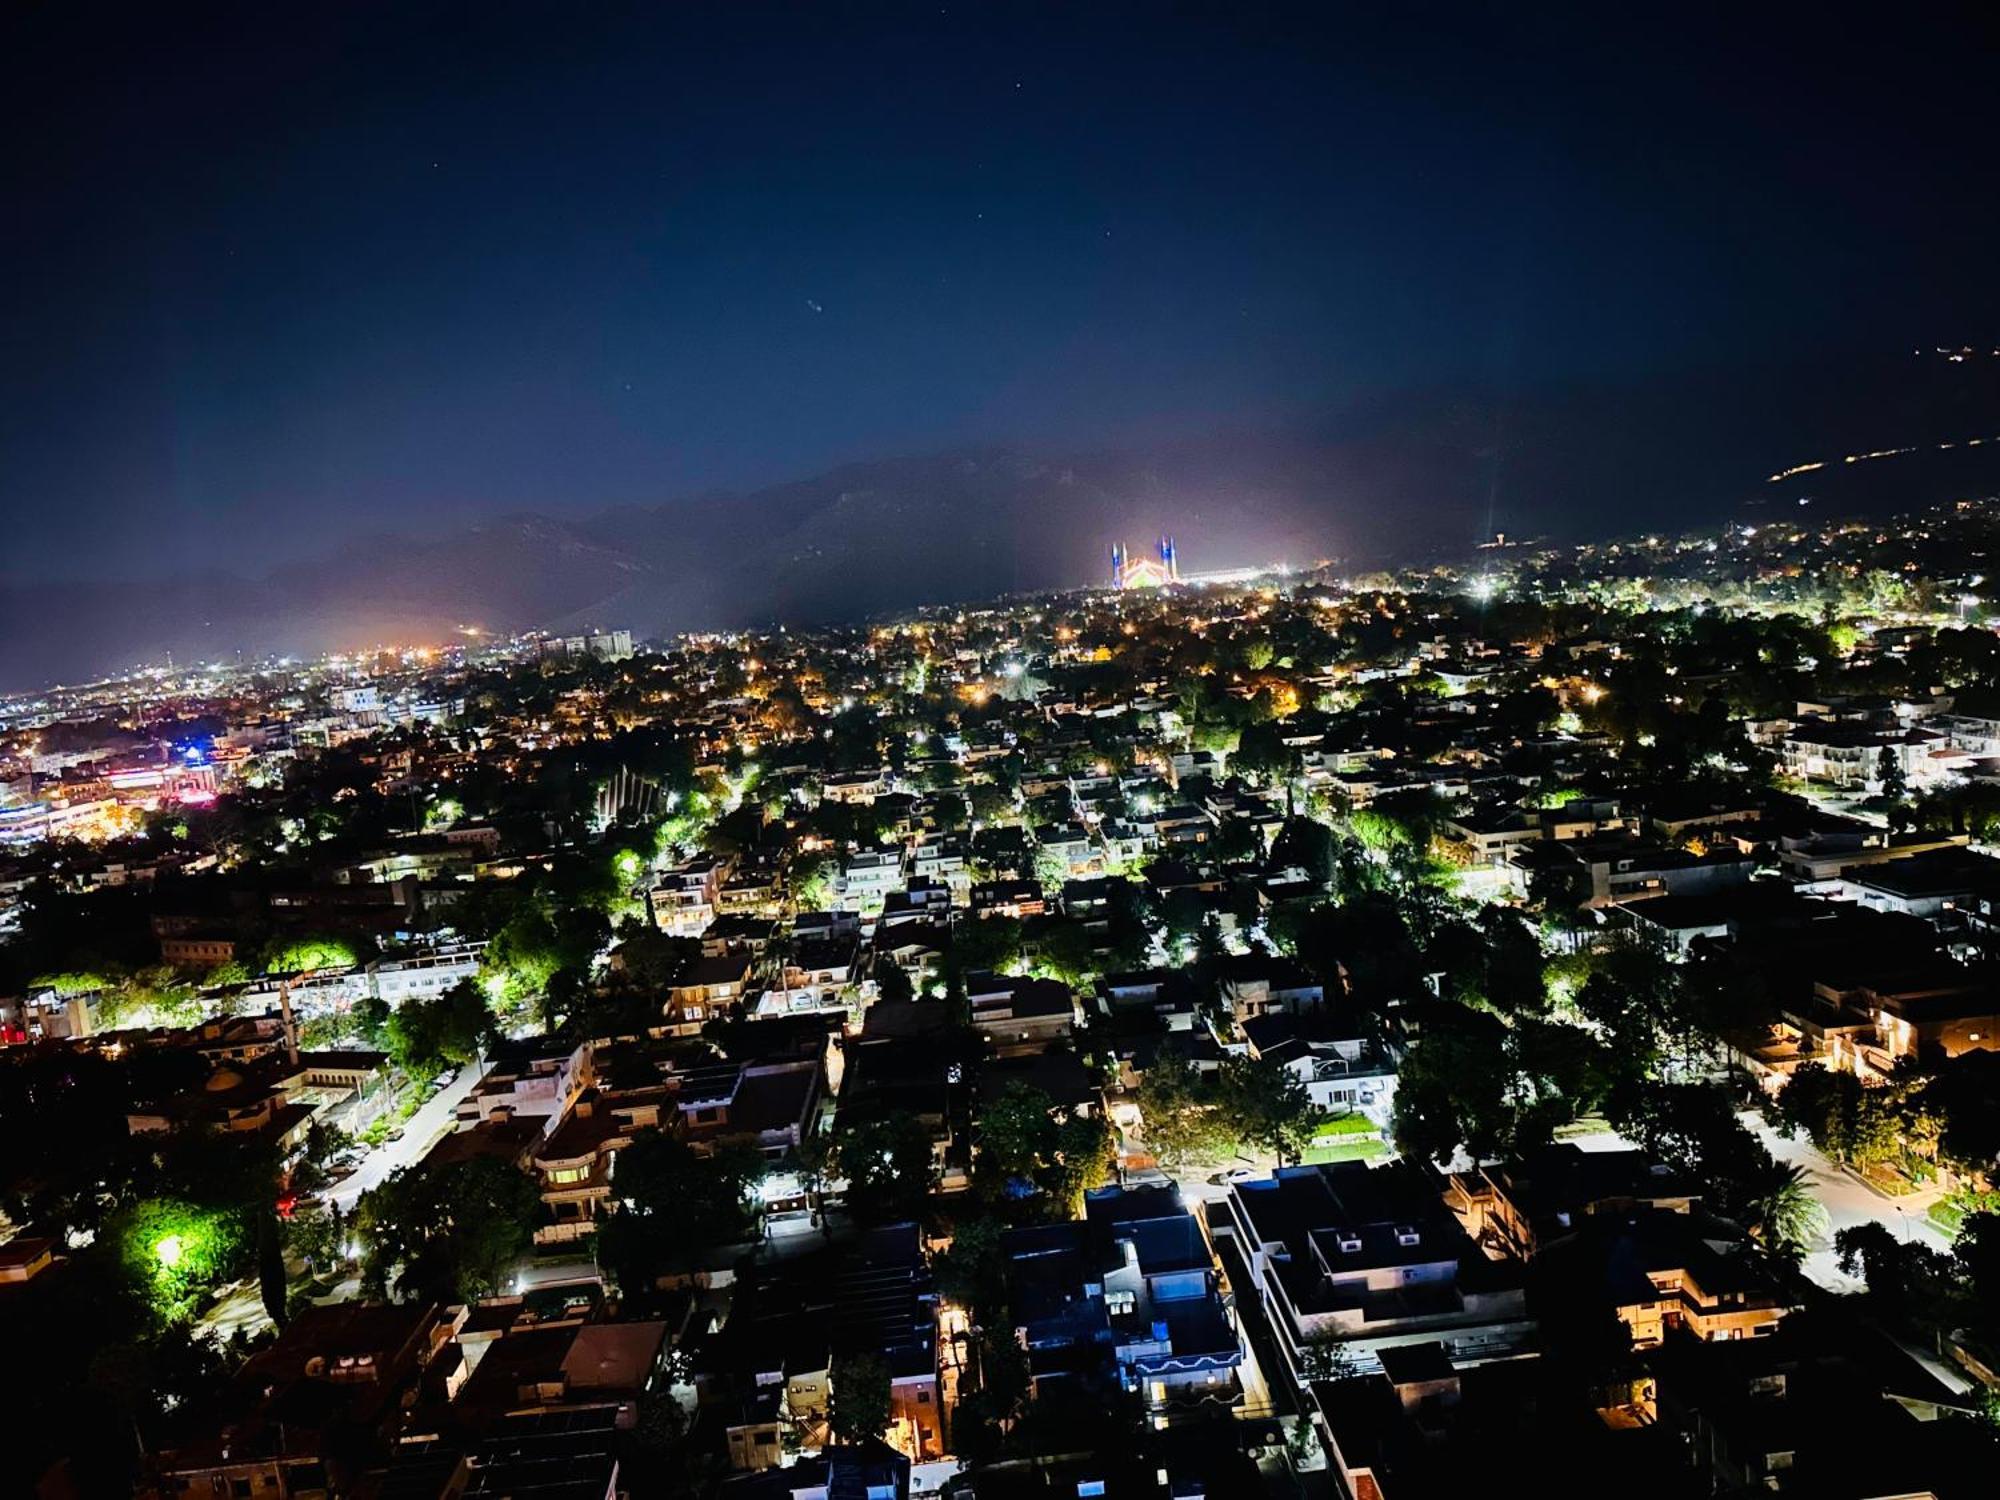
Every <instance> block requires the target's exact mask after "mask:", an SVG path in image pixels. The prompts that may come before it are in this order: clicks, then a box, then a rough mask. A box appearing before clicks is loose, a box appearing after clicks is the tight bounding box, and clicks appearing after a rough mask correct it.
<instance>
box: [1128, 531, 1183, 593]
mask: <svg viewBox="0 0 2000 1500" xmlns="http://www.w3.org/2000/svg"><path fill="white" fill-rule="evenodd" d="M1180 581H1181V561H1180V557H1179V555H1178V554H1177V553H1176V552H1175V551H1174V539H1173V538H1172V537H1170V536H1163V537H1161V538H1160V556H1159V560H1158V561H1155V560H1154V559H1152V558H1150V557H1142V558H1139V559H1138V560H1137V561H1134V560H1132V559H1130V558H1128V557H1127V556H1126V555H1125V544H1124V543H1123V542H1113V543H1112V544H1111V586H1112V587H1113V588H1114V589H1156V588H1159V587H1161V586H1162V585H1164V584H1169V583H1179V582H1180Z"/></svg>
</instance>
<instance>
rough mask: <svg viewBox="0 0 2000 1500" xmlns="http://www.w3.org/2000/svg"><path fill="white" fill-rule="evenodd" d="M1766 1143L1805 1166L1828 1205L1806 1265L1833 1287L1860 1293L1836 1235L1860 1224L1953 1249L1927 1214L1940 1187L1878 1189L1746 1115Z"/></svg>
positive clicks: (1808, 1177)
mask: <svg viewBox="0 0 2000 1500" xmlns="http://www.w3.org/2000/svg"><path fill="white" fill-rule="evenodd" d="M1742 1119H1743V1123H1744V1124H1745V1125H1747V1126H1749V1127H1750V1129H1751V1130H1752V1131H1753V1132H1754V1133H1755V1134H1756V1136H1757V1139H1758V1140H1760V1141H1762V1142H1763V1143H1764V1148H1765V1149H1766V1150H1767V1151H1769V1152H1770V1153H1771V1154H1772V1155H1773V1156H1775V1157H1777V1158H1778V1160H1779V1161H1782V1162H1785V1163H1787V1164H1789V1165H1791V1166H1796V1167H1800V1168H1803V1169H1804V1171H1805V1174H1806V1180H1807V1182H1808V1183H1809V1184H1810V1185H1811V1187H1812V1193H1813V1196H1814V1197H1815V1198H1817V1199H1819V1201H1820V1206H1821V1207H1822V1208H1824V1209H1825V1210H1826V1218H1827V1222H1826V1227H1825V1228H1824V1230H1823V1231H1822V1232H1821V1233H1820V1234H1819V1235H1817V1236H1816V1237H1815V1238H1814V1242H1813V1246H1812V1248H1811V1249H1810V1250H1809V1251H1808V1252H1807V1253H1806V1258H1805V1261H1804V1263H1803V1265H1802V1267H1801V1269H1803V1270H1804V1271H1805V1273H1806V1275H1808V1276H1810V1277H1811V1278H1812V1279H1813V1280H1814V1281H1816V1282H1818V1283H1819V1284H1820V1285H1821V1286H1823V1287H1825V1288H1826V1289H1827V1290H1828V1291H1832V1292H1858V1291H1860V1290H1862V1285H1861V1282H1860V1281H1859V1280H1858V1279H1856V1278H1855V1277H1852V1276H1846V1275H1843V1274H1842V1273H1841V1270H1840V1266H1839V1264H1838V1263H1837V1259H1836V1257H1835V1255H1834V1253H1833V1237H1834V1236H1835V1235H1836V1234H1838V1233H1840V1231H1841V1230H1843V1229H1852V1228H1853V1227H1854V1226H1855V1225H1857V1224H1880V1225H1882V1226H1883V1227H1884V1228H1886V1229H1887V1230H1888V1231H1889V1232H1890V1233H1891V1234H1893V1235H1895V1236H1896V1238H1897V1239H1899V1240H1909V1241H1914V1242H1916V1243H1918V1244H1924V1245H1929V1246H1930V1247H1931V1248H1932V1249H1933V1250H1949V1249H1950V1248H1951V1245H1950V1242H1949V1241H1947V1240H1946V1239H1945V1237H1944V1235H1943V1234H1942V1233H1941V1232H1940V1231H1939V1230H1938V1228H1937V1226H1936V1225H1934V1224H1932V1223H1931V1221H1930V1219H1929V1218H1928V1217H1927V1214H1928V1212H1929V1209H1930V1206H1931V1205H1932V1204H1933V1203H1935V1202H1936V1201H1937V1200H1938V1197H1939V1196H1940V1191H1939V1190H1938V1189H1936V1188H1926V1189H1923V1190H1921V1191H1919V1192H1915V1193H1910V1194H1907V1195H1905V1196H1904V1197H1901V1198H1890V1197H1887V1196H1885V1195H1884V1194H1882V1193H1878V1192H1876V1191H1875V1190H1874V1189H1873V1188H1871V1187H1869V1186H1868V1185H1867V1184H1866V1183H1864V1182H1862V1181H1861V1180H1860V1179H1859V1178H1857V1177H1855V1176H1854V1175H1853V1174H1852V1173H1850V1172H1846V1171H1843V1170H1842V1169H1841V1168H1839V1167H1837V1166H1835V1165H1834V1164H1833V1163H1832V1162H1830V1161H1828V1160H1827V1159H1826V1158H1825V1157H1824V1156H1822V1155H1820V1153H1819V1152H1818V1151H1816V1150H1814V1149H1813V1147H1812V1146H1811V1145H1810V1144H1809V1143H1807V1142H1805V1141H1802V1140H1790V1141H1788V1140H1786V1139H1785V1138H1784V1137H1783V1136H1781V1135H1779V1134H1778V1133H1777V1132H1776V1131H1775V1130H1773V1129H1771V1127H1770V1126H1769V1125H1767V1124H1765V1123H1764V1121H1763V1119H1762V1118H1760V1117H1759V1116H1756V1115H1747V1114H1746V1115H1744V1116H1743V1117H1742Z"/></svg>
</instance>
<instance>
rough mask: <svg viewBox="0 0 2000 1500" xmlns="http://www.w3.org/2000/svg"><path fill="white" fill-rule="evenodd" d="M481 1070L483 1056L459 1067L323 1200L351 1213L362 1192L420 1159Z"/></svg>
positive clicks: (450, 1121) (449, 1121) (449, 1123)
mask: <svg viewBox="0 0 2000 1500" xmlns="http://www.w3.org/2000/svg"><path fill="white" fill-rule="evenodd" d="M485 1071H486V1059H485V1058H483V1057H482V1058H480V1059H479V1060H478V1061H477V1062H474V1063H471V1064H469V1065H468V1066H466V1067H463V1068H460V1069H459V1070H458V1077H457V1078H455V1079H453V1080H452V1081H451V1082H450V1083H448V1084H446V1085H445V1086H444V1087H443V1088H441V1089H439V1090H438V1091H437V1092H436V1093H435V1094H433V1095H432V1096H431V1097H430V1098H429V1099H427V1100H425V1101H424V1103H423V1106H422V1107H421V1108H420V1109H418V1111H417V1112H416V1113H415V1114H413V1115H411V1116H410V1119H409V1123H408V1124H407V1125H405V1126H404V1127H403V1138H402V1139H401V1140H398V1141H384V1142H383V1143H382V1144H381V1145H380V1146H377V1147H376V1148H375V1149H374V1150H373V1151H370V1152H369V1153H368V1154H367V1155H366V1156H364V1157H363V1158H362V1159H361V1165H360V1166H359V1167H357V1168H356V1169H355V1171H354V1175H353V1176H352V1177H350V1178H348V1179H347V1180H346V1181H345V1182H340V1183H336V1184H335V1185H334V1186H333V1187H332V1188H330V1189H328V1191H327V1194H326V1197H327V1201H328V1202H330V1203H332V1204H333V1205H334V1206H335V1207H337V1208H338V1209H339V1210H340V1211H341V1213H343V1214H348V1213H352V1212H353V1211H354V1205H355V1203H356V1202H357V1201H358V1200H359V1199H360V1197H361V1195H362V1194H363V1193H365V1192H367V1191H368V1190H369V1189H370V1188H372V1187H374V1186H375V1185H376V1184H377V1183H379V1182H381V1180H382V1179H383V1178H385V1177H387V1176H388V1175H389V1174H390V1173H391V1172H393V1171H395V1170H396V1169H397V1168H399V1167H407V1166H411V1165H413V1164H414V1163H416V1162H419V1161H421V1160H422V1159H423V1157H424V1153H425V1152H427V1151H429V1150H430V1149H431V1147H432V1146H433V1145H434V1144H436V1142H437V1140H438V1139H439V1137H441V1136H443V1135H445V1134H446V1133H447V1132H449V1131H450V1130H451V1129H452V1127H453V1125H454V1124H455V1123H456V1121H455V1119H454V1115H455V1113H456V1111H457V1109H458V1103H459V1101H460V1100H461V1099H463V1098H465V1096H466V1095H468V1094H470V1093H471V1092H472V1091H473V1089H474V1088H475V1087H477V1086H478V1083H479V1079H480V1076H481V1075H482V1074H483V1073H485Z"/></svg>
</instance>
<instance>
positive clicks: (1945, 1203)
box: [1925, 1189, 2000, 1240]
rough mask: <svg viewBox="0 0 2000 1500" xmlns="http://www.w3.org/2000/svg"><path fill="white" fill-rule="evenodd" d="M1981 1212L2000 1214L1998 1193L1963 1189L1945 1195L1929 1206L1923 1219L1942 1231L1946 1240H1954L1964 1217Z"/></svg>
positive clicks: (1963, 1221) (1999, 1196)
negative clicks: (1926, 1219)
mask: <svg viewBox="0 0 2000 1500" xmlns="http://www.w3.org/2000/svg"><path fill="white" fill-rule="evenodd" d="M1982 1211H1983V1212H1986V1213H1994V1212H2000V1193H1975V1192H1969V1191H1966V1190H1963V1189H1961V1190H1960V1191H1958V1192H1956V1193H1946V1194H1945V1195H1944V1196H1943V1197H1942V1198H1940V1199H1938V1200H1937V1202H1935V1203H1933V1204H1932V1205H1931V1206H1930V1208H1929V1209H1928V1210H1927V1211H1926V1213H1925V1217H1926V1218H1928V1219H1929V1220H1930V1221H1931V1223H1933V1224H1935V1225H1936V1226H1937V1227H1938V1228H1939V1229H1940V1230H1941V1231H1943V1233H1944V1237H1945V1238H1946V1239H1948V1240H1955V1239H1957V1238H1958V1231H1959V1229H1960V1227H1961V1226H1963V1225H1964V1223H1965V1216H1966V1215H1967V1214H1976V1213H1980V1212H1982Z"/></svg>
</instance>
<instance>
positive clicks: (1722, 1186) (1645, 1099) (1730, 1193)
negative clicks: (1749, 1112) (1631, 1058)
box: [1605, 1083, 1773, 1216]
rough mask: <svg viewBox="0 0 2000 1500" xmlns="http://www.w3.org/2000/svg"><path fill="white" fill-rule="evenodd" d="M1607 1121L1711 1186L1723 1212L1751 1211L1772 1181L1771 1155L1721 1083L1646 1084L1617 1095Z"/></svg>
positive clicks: (1624, 1090) (1607, 1110)
mask: <svg viewBox="0 0 2000 1500" xmlns="http://www.w3.org/2000/svg"><path fill="white" fill-rule="evenodd" d="M1605 1117H1606V1118H1607V1119H1608V1120H1609V1121H1610V1122H1611V1124H1612V1126H1613V1128H1615V1129H1616V1130H1617V1131H1618V1132H1619V1133H1620V1134H1621V1135H1623V1136H1624V1137H1625V1138H1626V1139H1627V1140H1629V1141H1632V1142H1633V1143H1634V1144H1636V1145H1638V1146H1639V1147H1641V1148H1642V1149H1643V1150H1646V1151H1649V1152H1651V1153H1652V1154H1653V1155H1654V1156H1657V1157H1658V1158H1659V1159H1660V1160H1661V1161H1663V1162H1665V1163H1666V1164H1667V1165H1668V1166H1670V1167H1672V1168H1673V1169H1674V1170H1675V1171H1677V1172H1680V1173H1682V1174H1684V1175H1686V1176H1688V1177H1691V1178H1693V1179H1695V1180H1696V1181H1700V1182H1705V1183H1707V1184H1708V1185H1709V1189H1710V1197H1711V1200H1712V1201H1713V1202H1714V1204H1715V1206H1716V1208H1717V1209H1718V1210H1719V1211H1720V1212H1722V1213H1724V1214H1745V1215H1746V1216H1747V1215H1748V1213H1749V1210H1750V1206H1751V1205H1752V1204H1754V1203H1755V1202H1756V1200H1757V1197H1758V1194H1759V1191H1760V1190H1761V1189H1762V1188H1763V1187H1764V1185H1765V1184H1767V1183H1768V1182H1769V1181H1770V1180H1771V1173H1772V1165H1773V1164H1772V1161H1771V1153H1770V1152H1768V1151H1766V1150H1765V1149H1764V1147H1763V1144H1762V1143H1761V1142H1759V1141H1758V1139H1757V1137H1756V1136H1754V1135H1752V1134H1751V1133H1750V1131H1749V1129H1748V1128H1747V1127H1746V1126H1745V1125H1744V1124H1743V1122H1742V1121H1741V1120H1740V1119H1738V1118H1737V1116H1736V1101H1735V1100H1734V1099H1733V1098H1732V1097H1731V1096H1730V1093H1729V1090H1728V1089H1727V1088H1726V1087H1724V1086H1722V1085H1719V1084H1706V1083H1672V1084H1661V1083H1648V1084H1642V1085H1638V1086H1628V1087H1624V1088H1621V1089H1619V1090H1618V1091H1616V1092H1615V1093H1614V1094H1613V1095H1612V1097H1611V1099H1610V1100H1609V1101H1608V1103H1607V1104H1606V1107H1605Z"/></svg>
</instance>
